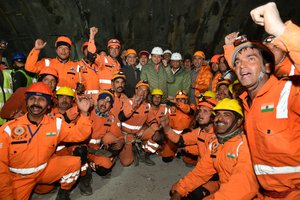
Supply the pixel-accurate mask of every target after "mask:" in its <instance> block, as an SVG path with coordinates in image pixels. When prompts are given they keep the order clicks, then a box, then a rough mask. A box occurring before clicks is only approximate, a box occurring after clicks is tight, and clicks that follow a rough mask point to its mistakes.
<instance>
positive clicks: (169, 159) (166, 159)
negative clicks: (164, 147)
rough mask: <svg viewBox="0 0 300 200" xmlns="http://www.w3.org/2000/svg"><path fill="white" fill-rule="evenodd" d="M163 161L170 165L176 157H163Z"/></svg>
mask: <svg viewBox="0 0 300 200" xmlns="http://www.w3.org/2000/svg"><path fill="white" fill-rule="evenodd" d="M161 159H162V161H163V162H165V163H169V162H172V161H173V160H174V157H173V156H170V157H161Z"/></svg>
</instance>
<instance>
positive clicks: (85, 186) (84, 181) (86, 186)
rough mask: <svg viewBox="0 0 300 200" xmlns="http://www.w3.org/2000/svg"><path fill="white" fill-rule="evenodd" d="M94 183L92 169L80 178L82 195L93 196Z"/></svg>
mask: <svg viewBox="0 0 300 200" xmlns="http://www.w3.org/2000/svg"><path fill="white" fill-rule="evenodd" d="M91 183H92V173H91V169H89V168H88V169H87V171H86V175H84V176H81V177H80V178H79V190H80V194H81V195H83V196H90V195H92V194H93V188H92V186H91Z"/></svg>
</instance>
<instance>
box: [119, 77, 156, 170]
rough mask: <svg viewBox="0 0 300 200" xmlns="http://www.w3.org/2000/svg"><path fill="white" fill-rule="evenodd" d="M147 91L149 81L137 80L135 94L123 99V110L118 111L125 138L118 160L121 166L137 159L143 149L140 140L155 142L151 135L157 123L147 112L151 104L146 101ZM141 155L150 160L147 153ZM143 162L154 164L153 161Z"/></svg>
mask: <svg viewBox="0 0 300 200" xmlns="http://www.w3.org/2000/svg"><path fill="white" fill-rule="evenodd" d="M148 93H149V83H148V82H147V81H140V82H138V83H137V85H136V89H135V95H134V96H133V98H131V99H128V100H127V101H125V103H124V105H123V110H122V111H121V112H120V113H119V120H120V121H121V123H120V124H119V125H120V127H121V130H122V133H123V134H124V138H125V146H124V148H123V149H122V151H121V153H120V161H121V164H122V165H123V166H129V165H131V164H132V163H133V162H134V161H138V159H137V158H138V155H140V154H139V153H141V154H143V153H144V151H143V149H141V148H140V145H141V143H142V142H143V143H145V142H146V143H155V141H153V138H152V137H153V135H154V134H155V131H157V130H158V125H157V122H156V120H155V116H151V115H150V114H149V111H150V107H151V105H150V104H149V103H147V102H146V99H147V96H148ZM133 146H134V147H133ZM146 148H148V146H146ZM149 149H150V147H149ZM133 151H135V154H134V152H133ZM142 156H143V157H144V159H143V160H150V158H149V154H148V153H146V154H144V155H142ZM143 160H142V161H143ZM145 163H146V164H149V165H154V164H155V163H154V162H153V161H149V162H145ZM136 164H137V162H136Z"/></svg>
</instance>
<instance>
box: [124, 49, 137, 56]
mask: <svg viewBox="0 0 300 200" xmlns="http://www.w3.org/2000/svg"><path fill="white" fill-rule="evenodd" d="M129 54H133V55H135V56H136V55H137V54H136V51H135V50H134V49H127V51H126V54H125V56H128V55H129Z"/></svg>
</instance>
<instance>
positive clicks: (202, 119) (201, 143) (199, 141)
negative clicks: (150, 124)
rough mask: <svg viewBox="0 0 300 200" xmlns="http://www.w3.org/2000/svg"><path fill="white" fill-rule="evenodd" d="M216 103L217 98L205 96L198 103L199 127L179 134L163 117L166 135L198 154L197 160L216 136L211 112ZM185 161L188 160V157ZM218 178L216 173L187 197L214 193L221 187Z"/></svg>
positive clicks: (197, 117) (190, 152) (185, 148)
mask: <svg viewBox="0 0 300 200" xmlns="http://www.w3.org/2000/svg"><path fill="white" fill-rule="evenodd" d="M216 104H217V101H216V100H215V99H213V98H208V97H203V98H202V99H201V100H200V101H199V103H198V110H199V111H198V114H197V115H196V121H197V125H198V128H195V129H194V130H192V131H189V132H186V133H181V134H177V133H176V132H174V131H173V130H172V129H171V128H170V126H169V120H168V118H167V117H163V118H161V121H162V125H163V128H164V132H165V134H166V137H167V138H168V139H169V140H170V141H172V142H173V143H174V144H175V145H176V146H177V147H178V148H183V150H184V152H186V153H188V154H190V155H193V156H197V157H198V159H197V160H198V161H199V160H200V159H201V158H202V157H203V156H204V155H205V152H206V151H207V149H209V148H208V146H209V143H210V142H212V140H214V139H215V138H216V137H215V133H214V130H213V120H214V115H213V114H212V113H211V111H212V109H213V108H214V107H215V106H216ZM190 157H191V156H190ZM190 157H189V158H190ZM197 160H196V161H197ZM185 162H187V159H186V160H185ZM191 163H192V162H191ZM218 180H219V177H218V174H217V173H216V174H214V175H213V176H212V178H211V179H210V180H209V181H208V182H207V183H205V184H203V185H201V186H199V187H198V188H196V189H195V190H194V191H192V192H190V193H189V194H188V197H187V198H188V199H193V198H196V199H202V198H204V197H205V196H208V195H209V194H212V193H214V192H215V191H216V190H218V188H219V182H218Z"/></svg>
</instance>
